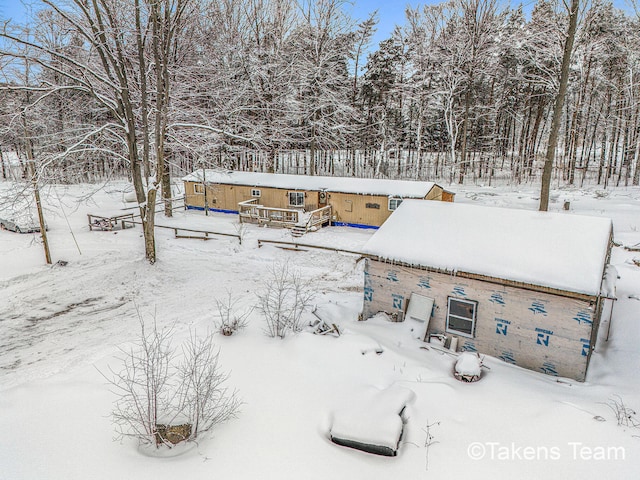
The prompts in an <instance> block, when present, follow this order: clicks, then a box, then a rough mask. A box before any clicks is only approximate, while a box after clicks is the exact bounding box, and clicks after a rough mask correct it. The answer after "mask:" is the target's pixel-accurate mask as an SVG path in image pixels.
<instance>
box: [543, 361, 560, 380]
mask: <svg viewBox="0 0 640 480" xmlns="http://www.w3.org/2000/svg"><path fill="white" fill-rule="evenodd" d="M540 370H542V372H543V373H546V374H547V375H554V376H556V377H557V376H558V371H557V370H556V366H555V365H554V364H553V363H551V362H544V363H543V364H542V367H540Z"/></svg>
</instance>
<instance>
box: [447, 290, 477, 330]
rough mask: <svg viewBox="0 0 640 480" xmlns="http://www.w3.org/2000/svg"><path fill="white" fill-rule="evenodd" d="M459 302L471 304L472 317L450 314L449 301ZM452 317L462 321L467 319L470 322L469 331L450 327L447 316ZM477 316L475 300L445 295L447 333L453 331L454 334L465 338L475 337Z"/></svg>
mask: <svg viewBox="0 0 640 480" xmlns="http://www.w3.org/2000/svg"><path fill="white" fill-rule="evenodd" d="M452 301H453V302H459V303H466V304H468V305H473V313H472V318H467V317H461V316H460V315H452V314H451V302H452ZM450 317H453V318H455V319H457V320H464V321H468V322H471V333H467V332H463V331H461V330H456V329H455V328H452V327H450V326H449V318H450ZM477 318H478V302H476V301H475V300H466V299H464V298H456V297H447V327H446V331H447V333H454V334H456V335H460V336H461V337H466V338H475V335H476V320H477Z"/></svg>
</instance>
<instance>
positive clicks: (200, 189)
mask: <svg viewBox="0 0 640 480" xmlns="http://www.w3.org/2000/svg"><path fill="white" fill-rule="evenodd" d="M193 193H197V194H200V195H203V194H204V184H203V183H194V184H193Z"/></svg>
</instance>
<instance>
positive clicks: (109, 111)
mask: <svg viewBox="0 0 640 480" xmlns="http://www.w3.org/2000/svg"><path fill="white" fill-rule="evenodd" d="M56 3H57V2H51V1H48V0H45V1H44V4H45V5H44V8H43V9H41V10H39V11H38V13H37V14H36V16H35V18H34V19H33V21H31V22H30V23H29V24H28V25H21V26H19V25H8V26H6V27H5V29H4V31H3V33H2V34H1V35H0V36H1V37H3V39H2V43H1V44H0V54H1V55H2V58H1V59H0V68H1V69H2V74H3V75H4V81H3V87H1V90H0V115H1V116H0V146H2V148H3V149H4V150H5V151H6V150H14V149H15V150H17V151H18V152H21V153H22V157H23V158H25V159H26V158H27V145H26V139H28V140H29V142H30V143H31V147H33V149H34V151H35V152H36V156H37V157H38V159H39V162H40V165H41V166H43V167H42V171H45V170H46V171H47V172H48V175H49V176H50V177H52V178H55V179H57V180H59V181H74V180H77V179H87V178H94V177H101V176H106V175H109V174H113V173H118V174H122V173H127V174H131V162H132V161H134V162H140V168H141V169H143V171H144V173H146V174H147V175H149V174H153V173H154V172H155V171H156V170H157V169H158V168H162V169H167V170H168V171H173V172H174V173H176V174H179V173H184V172H187V171H190V170H193V169H195V168H202V167H204V166H207V167H212V166H220V167H222V168H236V169H251V170H264V171H280V172H288V173H303V174H310V175H313V174H339V175H355V176H378V177H392V178H415V179H426V180H444V181H459V182H462V181H464V180H465V179H485V180H486V181H490V180H491V179H493V178H497V177H500V178H509V179H511V180H513V181H518V182H520V181H529V180H531V179H534V178H537V177H539V173H540V169H541V165H542V162H543V161H544V158H543V157H544V153H545V148H546V139H547V137H548V129H549V123H550V117H551V111H552V109H553V104H554V98H555V95H556V92H557V89H558V79H559V75H560V64H561V60H562V50H563V45H564V35H565V32H566V30H567V21H568V20H567V11H566V8H565V7H564V4H563V3H562V2H559V1H558V2H554V1H546V0H539V1H538V2H537V3H536V4H535V6H534V7H533V9H532V11H531V12H530V13H528V14H525V13H524V12H523V9H522V7H515V8H511V7H507V8H504V7H502V6H501V5H499V4H498V3H497V2H496V1H494V0H453V1H450V2H444V3H441V4H438V5H425V6H420V7H417V8H415V9H408V10H407V11H406V20H405V22H404V23H403V24H402V25H398V26H397V27H396V29H395V30H394V32H393V33H392V35H391V36H390V37H389V38H388V39H386V40H383V41H382V42H380V43H379V45H372V38H373V35H374V33H375V30H376V24H377V17H376V14H375V13H373V14H372V15H371V17H370V18H368V19H366V20H364V21H361V22H360V23H358V22H356V21H354V19H352V18H350V17H349V15H348V14H347V8H346V7H347V6H346V5H345V3H344V2H342V1H340V0H298V1H295V0H271V1H267V0H242V1H238V0H219V1H213V2H208V1H203V0H162V1H159V2H151V1H150V0H146V1H145V0H97V2H96V5H98V6H99V8H97V9H96V10H95V11H93V10H91V7H87V4H86V3H85V2H82V1H80V0H73V1H72V2H70V5H71V6H70V7H69V8H67V7H61V6H58V5H56ZM156 3H160V4H163V5H164V4H166V5H165V7H164V8H165V9H164V10H162V12H164V13H162V12H160V11H158V12H156V13H162V14H163V15H164V17H163V16H161V15H158V16H157V18H156V17H154V15H156V14H155V13H154V7H153V4H156ZM86 9H89V10H91V11H89V10H86ZM96 13H97V15H96ZM176 13H179V16H176V17H174V16H173V15H174V14H176ZM153 22H155V23H153ZM154 25H155V26H154ZM639 27H640V25H639V20H638V18H637V17H631V16H629V15H627V14H626V13H624V12H623V11H620V10H617V9H616V8H614V7H613V6H612V4H611V2H605V1H595V2H591V3H589V4H583V5H582V6H581V10H580V18H579V26H578V34H577V37H576V41H575V47H574V51H573V56H572V63H571V73H570V81H569V90H568V95H567V98H566V102H565V106H564V112H563V122H562V129H561V135H560V141H559V145H558V151H557V152H558V153H557V156H556V163H555V171H554V174H555V176H556V178H557V179H559V180H560V181H562V182H565V183H567V184H582V183H584V182H585V181H586V182H588V183H597V184H604V185H607V184H611V183H614V184H624V185H628V184H633V185H638V184H639V183H640V157H639V152H640V148H639V145H640V101H639V100H640V98H639V95H640V86H639V85H640V77H639V73H640V28H639ZM154 42H155V43H154ZM110 55H112V56H113V59H111V58H109V56H110ZM78 65H81V66H82V68H80V67H78ZM123 89H126V98H125V96H124V95H123ZM114 92H115V93H114ZM123 98H125V99H124V100H122V99H123ZM123 109H130V112H129V113H127V112H124V111H122V110H123ZM131 149H135V151H136V152H139V155H136V156H134V157H132V154H131ZM159 157H163V159H162V162H160V163H158V162H157V159H158V158H159ZM159 165H160V166H159ZM45 167H46V168H45ZM25 171H26V170H25ZM3 172H4V170H3Z"/></svg>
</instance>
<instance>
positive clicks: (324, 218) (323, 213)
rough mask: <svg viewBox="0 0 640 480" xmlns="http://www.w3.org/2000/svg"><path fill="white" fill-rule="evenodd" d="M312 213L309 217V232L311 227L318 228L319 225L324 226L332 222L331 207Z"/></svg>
mask: <svg viewBox="0 0 640 480" xmlns="http://www.w3.org/2000/svg"><path fill="white" fill-rule="evenodd" d="M310 213H311V216H310V217H309V220H307V231H308V230H309V229H310V228H311V227H317V226H318V225H320V226H322V225H324V224H325V223H327V222H330V221H331V205H327V206H326V207H321V208H318V209H317V210H313V211H312V212H310Z"/></svg>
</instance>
